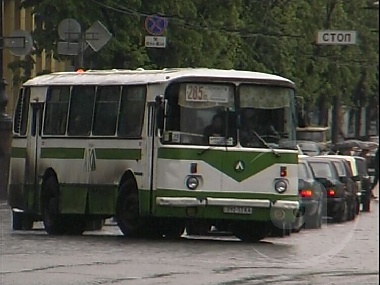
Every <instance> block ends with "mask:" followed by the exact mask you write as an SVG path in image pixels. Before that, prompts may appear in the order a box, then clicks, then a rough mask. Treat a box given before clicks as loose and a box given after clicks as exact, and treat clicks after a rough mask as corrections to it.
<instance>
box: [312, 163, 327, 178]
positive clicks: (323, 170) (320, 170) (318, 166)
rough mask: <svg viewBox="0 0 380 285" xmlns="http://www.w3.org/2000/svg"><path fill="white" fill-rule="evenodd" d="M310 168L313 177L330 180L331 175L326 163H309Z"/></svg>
mask: <svg viewBox="0 0 380 285" xmlns="http://www.w3.org/2000/svg"><path fill="white" fill-rule="evenodd" d="M310 166H311V168H312V169H313V172H314V174H315V177H318V178H332V177H333V174H332V171H331V167H330V164H328V163H327V162H322V161H321V162H314V161H313V162H310Z"/></svg>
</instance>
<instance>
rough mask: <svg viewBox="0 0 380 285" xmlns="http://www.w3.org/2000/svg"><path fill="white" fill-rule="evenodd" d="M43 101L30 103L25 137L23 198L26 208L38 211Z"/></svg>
mask: <svg viewBox="0 0 380 285" xmlns="http://www.w3.org/2000/svg"><path fill="white" fill-rule="evenodd" d="M42 110H43V103H39V102H32V103H31V108H30V112H31V117H30V118H31V120H29V122H30V125H29V131H28V139H27V156H26V162H25V163H26V166H25V188H24V191H25V192H24V198H25V202H26V205H25V206H26V207H25V208H26V209H28V210H29V211H32V212H38V208H39V204H38V201H39V199H38V197H39V193H38V190H39V187H38V183H39V182H38V181H39V178H38V162H39V159H38V158H39V156H40V149H41V125H42Z"/></svg>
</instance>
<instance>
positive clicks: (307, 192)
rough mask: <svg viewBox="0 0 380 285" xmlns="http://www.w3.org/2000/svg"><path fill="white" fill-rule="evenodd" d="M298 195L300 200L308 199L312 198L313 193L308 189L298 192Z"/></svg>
mask: <svg viewBox="0 0 380 285" xmlns="http://www.w3.org/2000/svg"><path fill="white" fill-rule="evenodd" d="M299 194H300V196H301V197H302V198H310V197H313V191H311V190H309V189H302V190H300V191H299Z"/></svg>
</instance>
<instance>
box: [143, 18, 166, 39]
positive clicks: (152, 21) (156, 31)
mask: <svg viewBox="0 0 380 285" xmlns="http://www.w3.org/2000/svg"><path fill="white" fill-rule="evenodd" d="M167 26H168V19H166V18H164V17H160V16H157V15H151V16H147V17H146V18H145V29H146V31H147V32H148V33H149V34H151V35H153V36H161V35H162V34H163V33H164V32H165V29H166V27H167Z"/></svg>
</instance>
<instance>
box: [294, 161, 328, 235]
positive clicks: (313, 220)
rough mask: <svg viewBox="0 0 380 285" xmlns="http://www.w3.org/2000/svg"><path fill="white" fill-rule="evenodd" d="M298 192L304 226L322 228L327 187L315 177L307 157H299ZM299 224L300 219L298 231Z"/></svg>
mask: <svg viewBox="0 0 380 285" xmlns="http://www.w3.org/2000/svg"><path fill="white" fill-rule="evenodd" d="M298 192H299V195H300V202H301V203H300V212H301V213H302V222H303V225H302V226H303V227H305V228H306V229H316V228H320V227H321V226H322V216H323V215H322V214H323V201H324V200H323V198H324V196H325V195H326V194H325V193H326V188H325V187H324V186H323V185H322V184H321V183H320V182H319V181H317V180H316V179H315V176H314V172H313V170H312V169H311V167H310V164H309V162H308V161H307V160H306V159H305V157H299V160H298ZM299 220H300V219H299ZM299 224H300V221H299V223H298V225H297V224H296V225H295V227H294V229H295V230H296V231H297V230H298V229H297V227H296V226H299Z"/></svg>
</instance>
